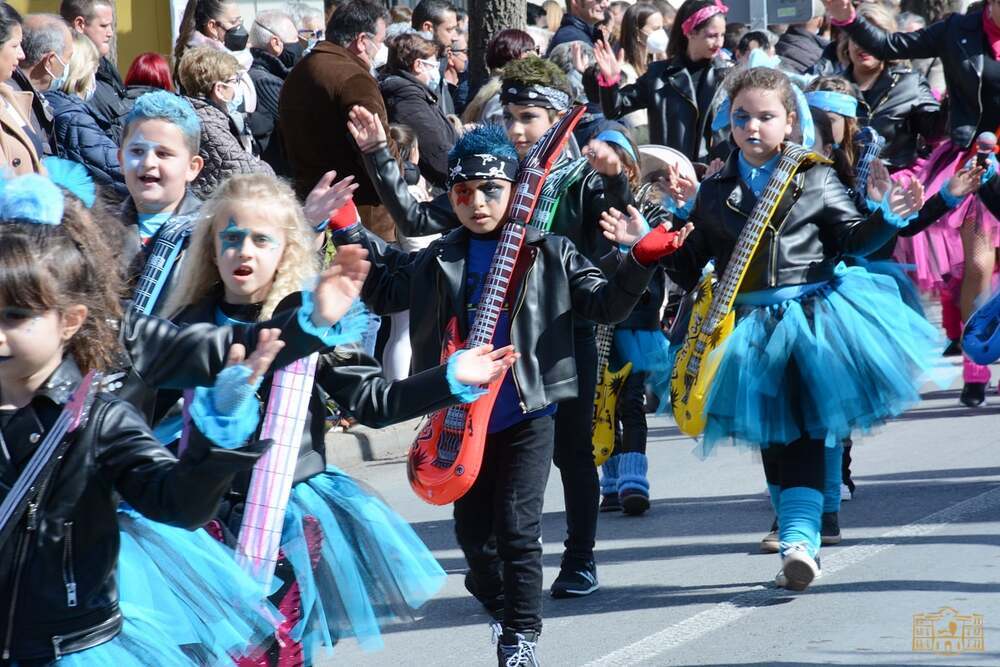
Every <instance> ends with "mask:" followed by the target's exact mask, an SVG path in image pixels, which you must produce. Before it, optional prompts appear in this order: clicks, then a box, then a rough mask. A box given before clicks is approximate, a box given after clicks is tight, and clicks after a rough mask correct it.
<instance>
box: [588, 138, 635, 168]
mask: <svg viewBox="0 0 1000 667" xmlns="http://www.w3.org/2000/svg"><path fill="white" fill-rule="evenodd" d="M594 138H595V139H597V140H598V141H606V142H607V143H609V144H615V145H617V146H621V147H622V148H624V149H625V152H626V153H628V154H629V155H631V156H632V159H633V160H634V161H635V162H636V163H637V164H638V162H639V156H638V155H636V154H635V149H634V148H632V142H630V141H629V140H628V138H627V137H626V136H625V135H624V134H622V133H621V132H619V131H618V130H604V131H603V132H601V133H600V134H598V135H597V136H596V137H594Z"/></svg>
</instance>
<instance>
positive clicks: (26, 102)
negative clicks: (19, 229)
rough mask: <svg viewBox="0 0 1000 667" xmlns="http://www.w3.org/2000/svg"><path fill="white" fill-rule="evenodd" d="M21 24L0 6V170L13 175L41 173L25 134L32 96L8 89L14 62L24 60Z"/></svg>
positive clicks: (7, 8) (11, 11)
mask: <svg viewBox="0 0 1000 667" xmlns="http://www.w3.org/2000/svg"><path fill="white" fill-rule="evenodd" d="M21 22H22V19H21V15H20V14H18V13H17V10H16V9H14V8H13V7H11V6H10V5H8V4H7V3H6V2H2V3H0V98H2V102H3V103H2V104H0V167H2V168H3V169H4V170H8V169H9V170H10V171H13V172H14V174H16V175H21V174H29V173H31V172H37V171H41V170H42V166H41V162H40V161H39V157H38V155H39V154H38V151H37V150H36V149H35V143H34V142H33V141H32V140H31V138H30V137H29V136H28V134H27V133H26V132H25V128H26V127H27V126H28V123H29V119H30V118H31V102H32V98H33V97H34V96H33V94H32V93H30V92H25V91H15V90H14V89H13V88H11V87H10V80H11V77H12V76H13V75H14V72H15V71H17V65H18V63H19V62H21V61H22V60H24V51H23V50H22V49H21V40H22V38H23V34H24V32H23V29H22V27H21Z"/></svg>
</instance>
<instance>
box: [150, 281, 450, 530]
mask: <svg viewBox="0 0 1000 667" xmlns="http://www.w3.org/2000/svg"><path fill="white" fill-rule="evenodd" d="M219 298H220V295H218V294H217V295H214V296H210V297H208V298H206V299H204V300H203V301H202V302H201V303H198V304H195V305H193V306H190V307H188V308H185V309H184V310H182V311H181V312H180V313H178V315H177V316H176V317H175V318H174V322H176V323H177V324H179V325H181V326H187V325H191V324H198V323H214V322H215V321H216V320H215V315H216V308H217V306H218V303H219ZM300 302H301V295H300V294H292V295H289V297H287V298H286V299H285V300H283V301H282V302H281V303H280V304H279V305H278V308H277V310H278V312H279V313H281V312H285V311H287V310H288V309H290V308H295V307H296V306H298V305H299V303H300ZM273 368H279V366H277V365H273ZM445 372H446V369H445V367H444V366H436V367H434V368H431V369H428V370H426V371H424V372H422V373H416V374H414V375H411V376H410V377H408V378H406V379H403V380H399V381H397V382H392V381H390V380H387V379H386V378H385V377H384V376H383V375H382V367H381V366H380V365H379V363H378V362H377V361H375V359H373V358H371V357H370V356H368V355H367V354H365V352H364V350H363V349H362V348H361V347H360V345H357V344H350V345H338V346H336V347H330V348H326V349H324V350H322V351H321V353H320V358H319V363H318V364H317V368H316V381H315V383H314V384H313V390H312V397H311V398H310V400H309V411H308V414H307V416H306V419H307V423H308V428H307V429H306V430H305V431H304V432H303V434H302V443H301V446H300V447H299V463H298V466H297V468H296V471H295V482H300V481H303V480H306V479H308V478H310V477H312V476H313V475H317V474H319V473H321V472H323V471H324V470H325V469H326V444H325V437H326V425H325V423H324V422H325V414H326V405H325V403H326V399H327V398H330V399H333V400H334V401H335V402H336V403H337V405H338V406H339V407H340V408H341V409H342V410H344V411H345V412H347V413H348V414H349V415H351V416H352V417H354V418H355V419H357V420H358V421H359V422H360V423H362V424H364V425H365V426H370V427H372V428H382V427H385V426H388V425H390V424H394V423H396V422H400V421H405V420H407V419H413V418H415V417H419V416H421V415H426V414H430V413H432V412H434V411H436V410H439V409H441V408H444V407H448V406H449V405H452V404H453V403H455V402H456V399H455V397H454V396H453V395H452V393H451V390H450V389H449V388H448V380H447V377H446V374H445ZM270 392H271V382H270V379H267V380H265V381H264V383H263V384H262V385H261V388H260V391H259V394H258V395H259V396H260V400H261V405H263V406H265V407H266V406H267V400H268V397H269V396H270ZM180 397H181V396H180V393H179V392H170V391H167V392H162V391H161V392H159V395H158V396H157V404H158V405H160V406H166V405H172V404H174V403H175V402H176V401H177V400H178V399H180ZM160 416H161V415H159V414H158V415H156V417H155V420H154V422H153V423H156V421H158V420H159V418H160ZM249 484H250V475H249V473H247V474H246V475H239V476H238V477H237V479H236V480H235V482H234V484H233V486H232V490H231V491H230V493H229V494H228V495H227V502H228V503H229V507H231V508H233V509H234V510H236V513H242V510H241V508H240V507H239V506H238V505H239V504H240V503H242V502H243V499H244V498H245V497H246V492H247V488H248V487H249ZM224 519H226V523H227V525H228V526H229V528H230V529H231V530H232V531H233V533H234V534H236V533H238V531H239V523H238V522H237V523H236V525H235V526H233V525H231V523H230V522H229V521H228V517H224Z"/></svg>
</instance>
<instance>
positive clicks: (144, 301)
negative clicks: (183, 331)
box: [132, 215, 195, 315]
mask: <svg viewBox="0 0 1000 667" xmlns="http://www.w3.org/2000/svg"><path fill="white" fill-rule="evenodd" d="M194 223H195V218H194V216H191V215H179V216H175V217H173V218H171V219H170V220H168V221H167V222H165V223H163V226H162V227H161V228H160V229H159V230H158V231H157V233H156V237H155V238H154V239H153V245H152V249H151V250H150V252H149V256H148V257H147V259H146V265H145V267H144V268H143V271H142V275H141V276H140V278H139V282H138V284H137V288H136V298H135V300H134V301H133V306H132V307H133V308H134V309H135V310H136V311H138V312H139V313H140V314H142V315H149V314H151V313H152V312H153V311H154V310H155V309H156V304H157V302H158V301H159V298H160V295H161V294H162V293H163V288H164V287H165V286H166V285H167V283H168V282H169V281H170V276H171V274H172V273H173V269H174V265H175V264H177V260H178V259H179V258H180V254H181V250H182V249H183V248H184V242H185V241H186V240H187V237H188V236H190V235H191V232H192V231H193V230H194Z"/></svg>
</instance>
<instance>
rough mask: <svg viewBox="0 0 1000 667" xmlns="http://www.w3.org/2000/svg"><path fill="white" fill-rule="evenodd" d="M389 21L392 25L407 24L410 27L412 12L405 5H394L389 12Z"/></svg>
mask: <svg viewBox="0 0 1000 667" xmlns="http://www.w3.org/2000/svg"><path fill="white" fill-rule="evenodd" d="M389 20H390V21H391V22H392V23H409V24H411V25H412V21H413V10H412V9H410V8H409V7H407V6H406V5H395V6H394V7H393V8H392V9H390V10H389Z"/></svg>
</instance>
